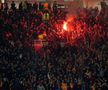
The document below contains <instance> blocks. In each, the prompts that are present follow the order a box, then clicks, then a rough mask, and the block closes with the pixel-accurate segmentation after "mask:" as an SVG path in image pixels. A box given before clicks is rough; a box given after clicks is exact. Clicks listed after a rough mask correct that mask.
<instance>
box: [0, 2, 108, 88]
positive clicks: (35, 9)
mask: <svg viewBox="0 0 108 90" xmlns="http://www.w3.org/2000/svg"><path fill="white" fill-rule="evenodd" d="M106 7H107V6H106ZM45 12H48V13H49V14H50V20H48V21H47V23H46V21H45V20H43V14H44V13H45ZM61 19H63V20H64V19H65V14H64V12H63V11H62V10H57V8H56V2H55V5H54V7H53V10H51V7H49V8H48V9H47V10H44V9H43V6H42V4H41V3H40V4H39V6H38V4H37V3H35V4H33V5H32V4H30V3H28V2H25V3H20V5H19V9H17V8H16V7H15V3H14V2H12V4H11V8H8V4H7V3H5V4H4V7H2V5H1V9H0V90H107V88H108V10H107V8H104V9H101V11H99V10H98V8H95V9H93V8H90V9H83V10H82V11H78V12H77V16H76V17H75V18H74V22H76V23H77V24H80V25H81V28H82V29H83V30H86V33H84V34H82V36H81V37H79V38H76V39H75V41H74V43H73V44H72V45H70V44H69V45H66V46H65V45H60V44H58V42H59V38H58V37H57V36H56V35H55V34H54V32H57V28H56V24H57V22H58V20H61ZM75 27H76V26H75ZM75 27H74V29H75ZM44 32H46V34H47V35H48V38H47V37H46V38H47V39H48V41H53V42H52V44H50V45H47V46H45V47H43V48H42V49H41V50H40V52H38V53H37V52H35V51H34V49H33V48H32V42H33V40H34V39H37V38H38V35H39V34H42V33H44ZM50 34H52V35H50ZM57 41H58V42H57Z"/></svg>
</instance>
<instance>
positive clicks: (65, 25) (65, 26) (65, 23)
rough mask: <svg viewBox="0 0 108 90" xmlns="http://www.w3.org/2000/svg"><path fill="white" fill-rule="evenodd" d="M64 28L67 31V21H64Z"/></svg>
mask: <svg viewBox="0 0 108 90" xmlns="http://www.w3.org/2000/svg"><path fill="white" fill-rule="evenodd" d="M63 29H64V30H66V31H67V22H64V24H63Z"/></svg>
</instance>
